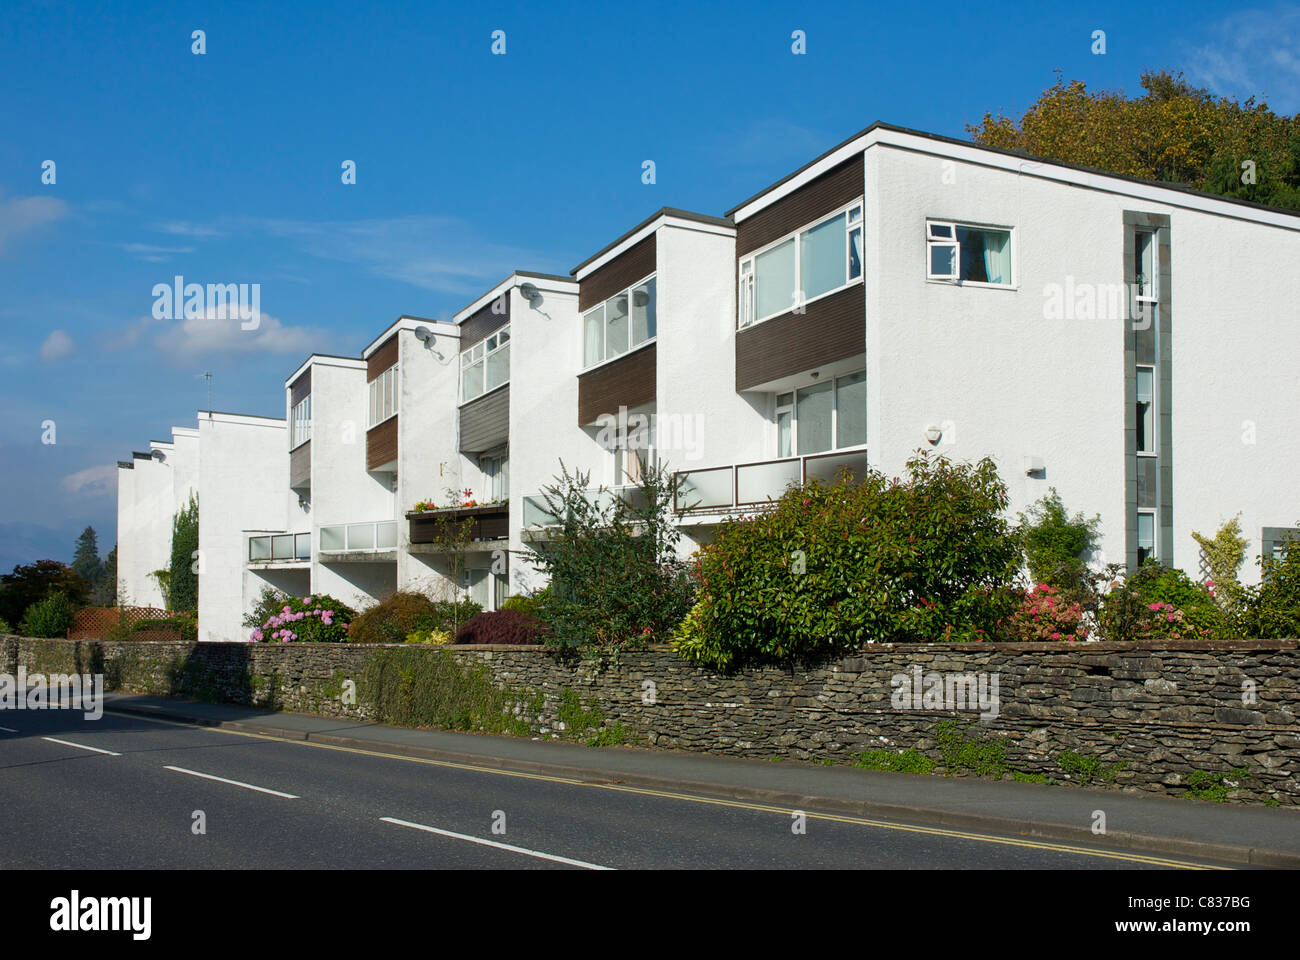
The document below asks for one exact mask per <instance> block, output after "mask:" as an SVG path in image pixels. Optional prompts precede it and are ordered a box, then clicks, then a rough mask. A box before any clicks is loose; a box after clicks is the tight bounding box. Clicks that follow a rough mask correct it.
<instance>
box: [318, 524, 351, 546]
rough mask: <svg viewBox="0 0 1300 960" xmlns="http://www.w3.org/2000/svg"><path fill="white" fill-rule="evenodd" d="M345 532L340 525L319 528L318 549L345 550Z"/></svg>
mask: <svg viewBox="0 0 1300 960" xmlns="http://www.w3.org/2000/svg"><path fill="white" fill-rule="evenodd" d="M345 534H346V531H345V529H344V527H343V525H342V524H336V525H334V526H332V527H321V528H320V548H321V549H322V550H344V549H346V548H347V540H346V538H345Z"/></svg>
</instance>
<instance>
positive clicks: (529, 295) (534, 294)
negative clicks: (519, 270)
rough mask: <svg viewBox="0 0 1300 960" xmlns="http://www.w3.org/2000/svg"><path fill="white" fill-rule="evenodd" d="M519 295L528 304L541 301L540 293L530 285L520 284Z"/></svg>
mask: <svg viewBox="0 0 1300 960" xmlns="http://www.w3.org/2000/svg"><path fill="white" fill-rule="evenodd" d="M519 295H520V296H521V297H523V298H524V299H525V300H527V301H528V302H529V303H537V302H538V301H539V300H541V299H542V291H540V290H538V289H537V287H535V286H534V285H533V284H531V283H521V284H520V285H519Z"/></svg>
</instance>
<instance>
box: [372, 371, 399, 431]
mask: <svg viewBox="0 0 1300 960" xmlns="http://www.w3.org/2000/svg"><path fill="white" fill-rule="evenodd" d="M397 393H398V391H397V364H393V365H392V366H391V367H389V368H388V369H387V370H385V371H384V372H383V373H381V374H380V375H379V376H377V377H375V379H373V380H371V381H370V413H369V420H368V421H367V423H366V426H367V427H373V426H375V425H376V424H379V423H383V422H384V421H385V420H387V419H388V418H389V417H391V416H393V415H394V414H396V413H397Z"/></svg>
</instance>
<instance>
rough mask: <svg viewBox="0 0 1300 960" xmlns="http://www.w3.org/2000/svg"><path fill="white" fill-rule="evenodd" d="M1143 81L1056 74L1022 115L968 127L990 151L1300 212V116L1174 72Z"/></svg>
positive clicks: (989, 116)
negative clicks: (1095, 86)
mask: <svg viewBox="0 0 1300 960" xmlns="http://www.w3.org/2000/svg"><path fill="white" fill-rule="evenodd" d="M1141 86H1142V89H1143V90H1144V91H1145V94H1144V95H1143V96H1140V97H1132V98H1130V97H1127V96H1125V95H1124V93H1123V92H1122V91H1119V92H1111V91H1105V90H1103V91H1090V90H1088V89H1087V87H1086V86H1085V85H1084V83H1083V82H1082V81H1080V80H1074V81H1071V82H1070V83H1068V84H1067V83H1065V82H1064V81H1063V80H1062V78H1061V75H1060V73H1059V72H1058V74H1057V78H1056V83H1055V84H1054V85H1053V86H1052V87H1051V88H1049V89H1047V90H1044V91H1043V93H1042V94H1041V95H1040V96H1039V98H1038V100H1037V101H1035V102H1034V104H1032V105H1031V106H1030V107H1029V109H1028V110H1026V111H1025V113H1024V115H1023V116H1022V117H1020V119H1019V120H1017V119H1015V118H1012V117H1008V116H1005V115H1003V114H1002V113H1001V112H1000V111H999V112H998V113H997V114H996V115H994V114H991V113H986V114H985V115H984V119H983V120H981V121H980V123H978V124H973V125H968V126H967V132H969V133H970V135H971V138H972V139H973V140H975V141H976V142H977V143H983V144H985V145H987V146H991V147H998V148H1001V149H1004V150H1016V151H1021V152H1024V153H1028V154H1030V155H1031V156H1035V157H1042V158H1044V159H1047V160H1059V161H1063V162H1066V163H1073V164H1078V165H1081V166H1085V167H1093V168H1096V169H1098V170H1105V171H1107V172H1110V173H1118V174H1122V175H1124V176H1128V177H1136V178H1138V179H1142V180H1163V181H1171V182H1174V183H1184V184H1187V185H1189V186H1191V187H1194V188H1195V189H1197V190H1203V191H1206V192H1208V193H1215V194H1219V195H1222V196H1228V197H1234V198H1237V199H1241V200H1250V201H1253V202H1256V203H1265V204H1269V205H1270V206H1276V207H1283V208H1286V209H1290V210H1300V114H1297V115H1296V116H1292V117H1288V116H1286V115H1284V114H1282V115H1279V114H1276V113H1274V112H1273V111H1272V110H1270V109H1269V107H1268V105H1267V104H1265V103H1256V102H1255V99H1254V97H1251V98H1249V99H1247V100H1246V101H1244V102H1238V101H1237V100H1234V99H1230V98H1228V97H1216V96H1214V94H1212V93H1210V91H1208V90H1205V89H1202V88H1199V87H1193V86H1192V85H1191V84H1189V83H1188V82H1187V81H1186V80H1185V79H1183V75H1182V74H1181V73H1177V74H1175V73H1172V72H1170V71H1163V72H1159V73H1155V72H1150V71H1148V72H1146V73H1143V74H1142V77H1141Z"/></svg>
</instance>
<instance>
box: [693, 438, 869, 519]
mask: <svg viewBox="0 0 1300 960" xmlns="http://www.w3.org/2000/svg"><path fill="white" fill-rule="evenodd" d="M846 469H847V470H848V471H849V472H850V474H851V475H852V477H853V479H854V480H855V481H860V480H862V478H863V477H865V476H866V472H867V451H866V449H865V448H862V449H856V450H844V451H836V452H834V453H818V454H812V455H809V456H806V457H786V458H784V459H781V460H764V461H761V462H759V463H739V464H733V465H731V466H725V467H708V468H706V469H703V470H679V471H678V472H677V473H676V474H675V476H676V477H678V478H679V479H680V480H681V484H680V486H679V488H678V491H677V496H676V498H674V502H673V509H674V510H675V511H676V512H677V513H679V514H710V513H733V512H748V511H754V510H758V509H761V508H762V507H764V506H766V505H767V504H769V503H771V502H772V501H773V500H777V499H779V498H780V497H781V495H782V494H783V493H785V491H786V490H787V489H789V488H790V487H792V486H794V487H800V486H803V485H804V484H805V483H807V482H808V481H809V480H820V481H821V482H822V483H833V482H834V481H835V478H836V477H837V476H838V475H839V474H840V473H841V471H843V470H846Z"/></svg>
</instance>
